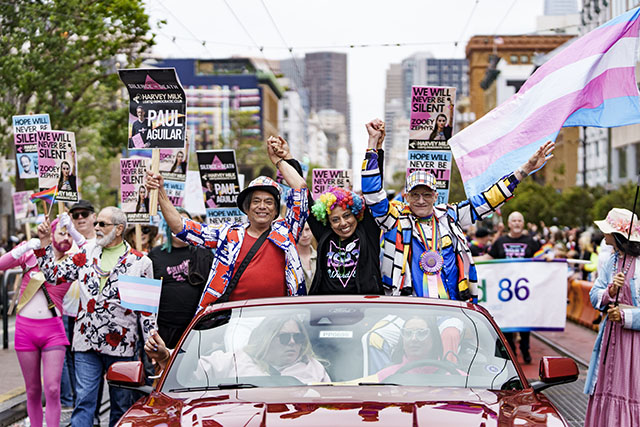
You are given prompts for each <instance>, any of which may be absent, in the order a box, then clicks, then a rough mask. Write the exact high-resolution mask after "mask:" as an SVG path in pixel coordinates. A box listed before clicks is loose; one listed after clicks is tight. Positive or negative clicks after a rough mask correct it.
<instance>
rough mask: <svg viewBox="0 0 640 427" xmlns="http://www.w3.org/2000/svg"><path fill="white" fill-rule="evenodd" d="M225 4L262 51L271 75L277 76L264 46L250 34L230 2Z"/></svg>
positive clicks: (225, 0) (225, 1)
mask: <svg viewBox="0 0 640 427" xmlns="http://www.w3.org/2000/svg"><path fill="white" fill-rule="evenodd" d="M223 1H224V4H225V5H226V6H227V9H229V11H230V12H231V14H232V15H233V17H234V18H235V19H236V21H237V22H238V24H239V25H240V27H241V28H242V29H243V30H244V32H245V34H246V35H247V36H248V37H249V39H250V40H251V42H252V43H253V44H254V45H255V47H256V48H258V50H259V51H260V54H261V55H262V57H263V58H264V62H265V64H266V65H267V67H268V68H269V70H270V71H271V73H272V74H273V75H274V76H276V72H275V71H273V68H272V67H271V63H270V61H271V60H269V59H268V58H267V56H266V55H265V54H264V46H260V45H259V44H258V42H256V40H255V39H254V38H253V36H252V35H251V33H250V32H249V30H248V29H247V27H245V25H244V24H243V23H242V20H241V19H240V17H239V16H238V15H237V14H236V12H235V11H234V10H233V8H232V7H231V5H230V4H229V2H228V1H227V0H223Z"/></svg>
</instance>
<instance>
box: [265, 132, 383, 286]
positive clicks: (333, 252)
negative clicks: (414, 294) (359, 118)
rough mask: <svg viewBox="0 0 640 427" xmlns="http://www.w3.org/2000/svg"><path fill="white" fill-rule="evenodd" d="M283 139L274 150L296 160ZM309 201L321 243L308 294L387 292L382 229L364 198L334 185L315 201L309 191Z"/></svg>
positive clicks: (312, 224) (314, 229) (314, 230)
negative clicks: (381, 269)
mask: <svg viewBox="0 0 640 427" xmlns="http://www.w3.org/2000/svg"><path fill="white" fill-rule="evenodd" d="M279 140H280V142H279V144H278V146H277V147H274V151H275V152H276V153H277V154H278V155H279V156H280V157H281V158H282V159H284V160H286V161H289V162H295V160H293V157H292V156H291V154H290V152H289V146H288V144H287V142H286V141H285V140H284V139H282V138H279ZM380 143H382V138H381V141H380ZM309 201H310V202H309V206H311V213H310V215H309V219H308V220H307V222H308V224H309V227H310V228H311V232H312V233H313V236H314V237H315V239H316V241H317V242H318V247H317V259H316V272H315V275H314V276H313V281H312V282H311V285H310V286H309V288H308V294H309V295H326V294H359V295H383V294H384V289H383V287H382V275H381V273H380V229H379V228H378V225H377V224H376V223H375V221H374V219H373V216H372V215H371V213H370V212H369V210H368V209H367V208H366V206H365V202H364V199H363V198H362V197H361V196H359V195H357V194H356V193H354V192H353V191H351V190H347V189H345V188H340V187H331V188H329V189H328V190H327V191H326V192H325V193H323V194H321V195H320V197H318V199H317V200H315V202H314V201H313V198H312V196H311V192H309Z"/></svg>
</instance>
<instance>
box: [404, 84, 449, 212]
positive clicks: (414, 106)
mask: <svg viewBox="0 0 640 427" xmlns="http://www.w3.org/2000/svg"><path fill="white" fill-rule="evenodd" d="M455 99H456V88H454V87H433V86H412V87H411V118H410V127H409V150H408V159H407V161H408V163H407V176H408V175H409V174H410V173H411V172H413V171H415V170H426V171H428V172H430V173H432V174H433V175H434V176H435V178H436V187H437V191H438V200H437V202H436V203H437V204H440V203H447V202H448V200H449V183H450V180H451V165H452V163H451V147H450V146H449V143H448V141H449V139H450V138H451V135H452V133H453V118H454V117H453V113H454V111H455V108H454V107H455Z"/></svg>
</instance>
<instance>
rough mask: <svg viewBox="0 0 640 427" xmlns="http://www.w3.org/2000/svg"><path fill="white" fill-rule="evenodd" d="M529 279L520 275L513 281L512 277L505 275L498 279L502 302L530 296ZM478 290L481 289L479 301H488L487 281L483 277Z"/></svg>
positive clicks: (522, 299) (521, 299)
mask: <svg viewBox="0 0 640 427" xmlns="http://www.w3.org/2000/svg"><path fill="white" fill-rule="evenodd" d="M528 283H529V280H528V279H527V278H526V277H520V278H518V279H516V280H515V282H514V283H512V281H511V279H509V278H507V277H505V278H502V279H500V280H499V281H498V295H497V296H498V299H499V300H500V301H502V302H508V301H511V300H512V299H513V298H516V299H518V300H520V301H525V300H526V299H527V298H529V296H530V294H531V293H530V290H529V287H528V286H527V284H528ZM478 290H479V291H481V292H480V295H479V296H478V302H479V303H481V302H486V301H487V281H486V279H482V281H481V285H480V286H478Z"/></svg>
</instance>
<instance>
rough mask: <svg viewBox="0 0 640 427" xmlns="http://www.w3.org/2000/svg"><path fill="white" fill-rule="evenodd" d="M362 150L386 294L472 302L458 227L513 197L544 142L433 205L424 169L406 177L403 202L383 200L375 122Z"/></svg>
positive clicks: (470, 270) (549, 146) (543, 157)
mask: <svg viewBox="0 0 640 427" xmlns="http://www.w3.org/2000/svg"><path fill="white" fill-rule="evenodd" d="M366 127H367V132H368V133H369V142H368V147H369V148H368V149H367V153H366V155H365V160H364V163H363V165H362V192H363V193H364V198H365V201H366V202H367V206H368V207H369V209H371V212H372V213H373V216H374V217H375V219H376V222H377V223H378V225H379V226H380V228H381V230H382V232H383V233H384V246H383V254H384V256H383V259H382V281H383V285H384V286H385V288H386V292H387V294H392V295H415V296H420V297H430V298H443V299H453V300H460V301H467V300H470V299H472V300H473V301H474V302H475V301H477V286H476V285H475V282H476V280H477V278H476V270H475V266H474V264H473V258H472V256H471V252H470V250H469V245H468V243H467V240H466V238H465V236H464V233H463V231H462V229H463V228H466V227H468V226H469V225H471V224H473V223H475V222H476V221H477V220H479V219H481V218H483V217H485V216H487V215H488V214H490V213H491V212H493V211H495V209H496V208H497V207H499V206H500V205H502V204H503V203H504V202H505V201H506V200H508V199H509V198H511V197H512V196H513V191H514V190H515V188H516V186H517V185H518V183H519V182H520V181H522V180H523V179H524V178H525V177H526V176H527V175H529V174H530V173H531V172H533V171H535V170H537V169H538V168H540V167H542V165H543V164H544V162H545V161H547V160H548V159H550V158H551V157H552V154H551V153H552V151H553V149H554V144H553V142H547V143H546V144H544V145H543V146H542V147H540V148H539V149H538V150H537V151H536V152H535V153H534V154H533V156H531V158H530V159H529V161H527V162H526V163H525V164H524V165H522V166H521V167H520V168H518V169H517V170H516V171H515V172H513V173H512V174H510V175H508V176H506V177H504V178H501V179H500V180H499V181H498V182H497V183H495V184H494V185H493V186H491V187H490V188H489V189H488V190H486V191H484V192H482V193H481V194H478V195H475V196H472V197H470V198H469V199H468V200H465V201H463V202H460V203H456V204H440V205H436V206H434V205H435V201H436V199H437V191H436V179H435V177H434V176H433V175H432V174H431V173H429V172H426V171H421V170H418V171H414V172H412V173H411V174H410V175H409V176H408V177H407V182H406V186H405V192H404V197H405V200H407V202H408V203H403V202H392V203H390V202H389V201H388V200H387V194H386V192H385V190H384V188H383V186H382V177H381V175H380V171H379V169H378V154H377V151H376V148H375V147H376V142H377V140H378V137H379V136H380V133H381V127H380V125H379V122H377V121H373V122H370V123H368V124H367V125H366Z"/></svg>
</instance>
